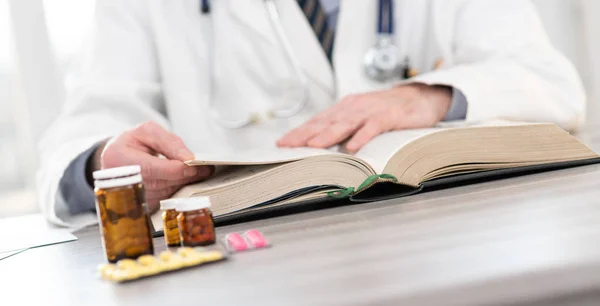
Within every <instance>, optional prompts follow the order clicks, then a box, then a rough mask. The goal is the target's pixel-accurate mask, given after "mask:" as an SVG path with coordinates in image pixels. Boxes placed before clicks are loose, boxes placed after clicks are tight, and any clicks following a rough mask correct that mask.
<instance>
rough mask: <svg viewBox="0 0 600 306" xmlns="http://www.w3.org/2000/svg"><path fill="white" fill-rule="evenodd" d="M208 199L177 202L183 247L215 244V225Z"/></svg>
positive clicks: (193, 198) (199, 198)
mask: <svg viewBox="0 0 600 306" xmlns="http://www.w3.org/2000/svg"><path fill="white" fill-rule="evenodd" d="M209 208H210V199H209V198H208V197H192V198H187V199H180V200H179V201H178V202H177V211H178V212H179V215H178V216H177V221H178V223H179V235H180V237H181V244H182V245H183V246H190V247H194V246H205V245H211V244H214V243H215V225H214V221H213V217H212V213H211V212H210V210H209Z"/></svg>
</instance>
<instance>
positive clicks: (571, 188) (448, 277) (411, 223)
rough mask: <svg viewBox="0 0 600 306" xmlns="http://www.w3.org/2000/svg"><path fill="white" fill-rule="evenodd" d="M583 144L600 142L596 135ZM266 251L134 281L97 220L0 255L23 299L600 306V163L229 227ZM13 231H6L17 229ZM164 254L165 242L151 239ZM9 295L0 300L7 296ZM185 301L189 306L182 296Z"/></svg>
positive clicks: (9, 283) (16, 296) (1, 287)
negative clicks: (102, 273)
mask: <svg viewBox="0 0 600 306" xmlns="http://www.w3.org/2000/svg"><path fill="white" fill-rule="evenodd" d="M580 137H581V139H583V141H585V142H586V143H588V144H589V145H590V146H591V147H592V148H593V149H595V150H596V151H600V150H599V149H600V133H590V134H582V135H581V136H580ZM250 228H257V229H259V230H261V231H263V233H264V234H265V236H266V237H267V238H268V239H269V240H270V241H271V242H272V244H273V247H272V248H270V249H267V250H261V251H254V252H248V253H245V254H237V255H233V256H232V257H231V258H230V259H229V260H228V261H225V262H222V263H218V264H214V265H209V266H205V267H198V268H193V269H189V270H185V271H180V272H177V273H172V274H168V275H164V276H159V277H154V278H149V279H144V280H139V281H136V282H132V283H128V284H121V285H118V284H112V283H110V282H107V281H103V280H100V279H98V278H97V276H96V266H97V265H98V264H100V263H103V262H104V255H103V251H102V246H101V241H100V236H99V232H98V228H97V227H92V228H88V229H84V230H82V231H79V232H76V233H75V234H76V235H77V236H78V238H79V240H78V241H76V242H70V243H64V244H58V245H54V246H48V247H42V248H36V249H31V250H28V251H26V252H23V253H21V254H19V255H16V256H13V257H10V258H7V259H5V260H1V261H0V299H1V300H2V301H18V303H16V304H14V303H13V304H14V305H21V304H23V305H47V304H50V305H84V304H85V305H88V304H89V305H175V303H191V304H206V305H215V304H218V305H228V304H236V305H237V304H255V305H307V304H310V305H363V304H369V305H373V304H375V305H378V304H393V305H400V304H402V305H507V304H510V305H528V306H530V305H531V306H534V305H535V306H537V305H564V304H567V303H571V304H569V305H599V304H600V165H591V166H585V167H580V168H573V169H566V170H560V171H554V172H548V173H541V174H535V175H528V176H523V177H518V178H512V179H506V180H499V181H494V182H487V183H481V184H475V185H470V186H465V187H460V188H452V189H445V190H439V191H435V192H429V193H424V194H419V195H415V196H411V197H407V198H401V199H395V200H390V201H384V202H377V203H370V204H361V205H353V206H343V207H334V208H329V209H322V210H317V211H309V212H304V213H300V214H294V215H287V216H281V217H277V218H271V219H266V220H258V221H252V222H248V223H241V224H235V225H229V226H225V227H219V228H218V229H217V234H218V236H222V235H224V234H225V233H228V232H233V231H243V230H246V229H250ZM17 230H18V229H15V233H2V235H7V234H17V232H16V231H17ZM155 246H156V249H157V250H162V249H164V248H165V247H164V242H163V240H162V238H156V239H155ZM3 304H4V303H3ZM181 305H187V304H181Z"/></svg>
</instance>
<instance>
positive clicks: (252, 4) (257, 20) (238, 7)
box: [221, 0, 278, 44]
mask: <svg viewBox="0 0 600 306" xmlns="http://www.w3.org/2000/svg"><path fill="white" fill-rule="evenodd" d="M221 1H224V2H225V5H226V7H227V11H228V12H229V14H230V15H231V17H232V18H233V19H235V20H236V23H239V24H240V25H243V26H244V27H245V28H246V29H248V30H251V31H253V32H256V35H257V37H261V38H262V39H264V40H265V41H267V42H270V43H273V44H277V43H278V42H277V39H276V38H277V37H276V36H275V33H274V32H273V29H272V27H271V25H270V20H269V14H268V12H267V10H266V8H265V5H264V3H263V2H264V1H263V0H221Z"/></svg>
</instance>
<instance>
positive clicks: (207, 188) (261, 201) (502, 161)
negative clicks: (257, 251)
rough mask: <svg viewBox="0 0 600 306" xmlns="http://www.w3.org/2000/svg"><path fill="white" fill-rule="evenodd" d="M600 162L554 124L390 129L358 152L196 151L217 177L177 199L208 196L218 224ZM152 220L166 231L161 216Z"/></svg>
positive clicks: (191, 187) (194, 162) (201, 162)
mask: <svg viewBox="0 0 600 306" xmlns="http://www.w3.org/2000/svg"><path fill="white" fill-rule="evenodd" d="M599 157H600V156H599V155H598V154H596V153H595V152H593V151H592V150H590V149H589V148H588V147H586V146H585V145H583V144H582V143H580V142H579V141H578V140H577V139H576V138H575V137H573V136H571V135H570V134H569V133H567V132H565V131H564V130H562V129H560V128H559V127H558V126H556V125H554V124H506V123H503V124H502V125H497V123H495V124H491V125H490V124H479V125H470V126H466V125H464V124H463V125H462V126H457V127H446V128H430V129H420V130H406V131H395V132H388V133H385V134H382V135H380V136H378V137H376V138H375V139H374V140H372V141H371V142H370V143H368V144H367V145H366V146H365V147H363V148H362V149H361V150H360V151H358V152H357V153H356V154H354V155H349V154H345V153H343V152H341V151H340V150H338V149H337V148H334V149H331V150H324V149H323V150H321V149H311V148H298V149H276V148H273V149H267V150H256V151H251V152H235V154H231V155H224V154H219V155H215V156H211V155H207V154H197V155H196V158H195V160H191V161H188V162H186V163H187V164H188V165H190V166H197V165H214V166H216V167H217V168H216V169H217V170H216V172H215V174H214V175H213V177H211V178H210V179H209V180H207V181H204V182H200V183H196V184H192V185H188V186H186V187H184V188H183V189H181V190H180V191H179V192H177V193H176V194H175V195H174V197H193V196H210V197H211V201H212V207H211V210H212V212H213V214H214V217H215V219H216V220H218V219H219V218H228V217H235V216H236V215H239V214H244V213H248V212H256V211H260V210H266V209H270V208H273V207H276V206H282V205H288V204H292V203H298V202H306V201H317V200H325V199H331V198H348V199H350V200H351V201H363V202H368V201H373V200H380V199H387V198H393V197H399V196H403V195H409V194H413V193H416V192H419V191H421V190H423V189H424V188H425V187H427V186H432V185H439V184H449V183H456V182H460V181H464V180H475V181H476V180H478V179H480V178H485V177H489V176H494V175H498V174H503V173H519V172H527V171H531V170H532V169H533V170H535V169H537V170H540V171H541V170H549V169H553V168H564V167H569V166H576V165H583V164H590V163H595V162H600V160H599ZM153 223H154V226H155V229H156V230H159V229H162V224H161V223H160V218H159V217H154V218H153Z"/></svg>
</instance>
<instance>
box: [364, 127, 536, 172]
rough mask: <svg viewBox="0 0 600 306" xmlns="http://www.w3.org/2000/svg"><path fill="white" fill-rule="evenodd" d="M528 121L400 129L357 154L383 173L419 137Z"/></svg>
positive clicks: (376, 140) (385, 134)
mask: <svg viewBox="0 0 600 306" xmlns="http://www.w3.org/2000/svg"><path fill="white" fill-rule="evenodd" d="M525 124H527V123H524V122H518V121H507V120H490V121H481V122H465V121H452V122H440V123H439V124H438V125H437V126H436V127H433V128H426V129H413V130H400V131H392V132H387V133H384V134H381V135H379V136H377V137H375V138H374V139H373V140H371V141H370V142H369V143H368V144H366V145H365V146H364V147H363V148H362V149H360V150H359V151H358V152H357V153H356V154H355V156H356V157H358V158H360V159H362V160H364V161H366V162H368V163H369V164H371V166H372V167H373V169H375V171H377V173H381V172H382V171H383V169H384V168H385V166H386V164H387V163H388V162H389V160H390V159H391V158H392V157H393V156H394V154H396V152H398V151H399V150H400V149H401V148H402V147H404V146H405V145H407V144H408V143H410V142H412V141H413V140H416V139H418V138H421V137H424V136H427V135H429V134H433V133H436V132H440V131H443V130H448V129H454V128H471V127H490V126H515V125H525Z"/></svg>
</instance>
